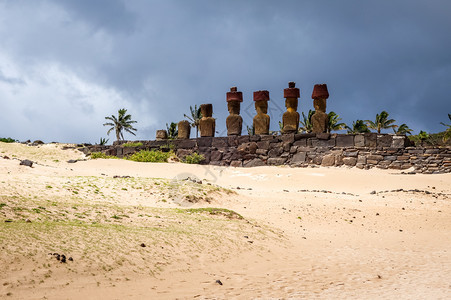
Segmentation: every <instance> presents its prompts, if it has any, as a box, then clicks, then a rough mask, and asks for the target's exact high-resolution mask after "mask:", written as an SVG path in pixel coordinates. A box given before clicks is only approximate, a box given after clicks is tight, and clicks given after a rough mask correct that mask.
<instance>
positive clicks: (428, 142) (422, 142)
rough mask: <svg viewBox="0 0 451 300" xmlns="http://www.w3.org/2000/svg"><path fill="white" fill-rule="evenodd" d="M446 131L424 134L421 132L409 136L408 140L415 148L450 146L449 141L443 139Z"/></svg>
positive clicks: (450, 141) (450, 142)
mask: <svg viewBox="0 0 451 300" xmlns="http://www.w3.org/2000/svg"><path fill="white" fill-rule="evenodd" d="M445 135H446V131H443V132H438V133H426V132H424V131H421V132H420V133H419V134H417V135H411V136H409V140H410V141H411V142H413V143H414V144H415V145H416V146H450V145H451V140H450V139H446V138H445Z"/></svg>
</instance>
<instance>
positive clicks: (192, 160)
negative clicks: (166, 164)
mask: <svg viewBox="0 0 451 300" xmlns="http://www.w3.org/2000/svg"><path fill="white" fill-rule="evenodd" d="M203 160H205V157H204V156H203V155H202V154H199V153H197V152H193V153H191V154H189V155H187V156H186V157H185V158H184V159H183V162H184V163H186V164H200V163H201V162H202V161H203Z"/></svg>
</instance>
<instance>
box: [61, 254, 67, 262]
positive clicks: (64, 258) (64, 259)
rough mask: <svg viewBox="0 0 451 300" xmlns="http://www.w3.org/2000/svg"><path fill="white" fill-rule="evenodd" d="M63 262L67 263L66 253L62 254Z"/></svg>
mask: <svg viewBox="0 0 451 300" xmlns="http://www.w3.org/2000/svg"><path fill="white" fill-rule="evenodd" d="M61 262H62V263H66V255H64V254H63V255H61Z"/></svg>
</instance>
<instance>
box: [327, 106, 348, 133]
mask: <svg viewBox="0 0 451 300" xmlns="http://www.w3.org/2000/svg"><path fill="white" fill-rule="evenodd" d="M327 116H328V117H329V122H328V124H327V132H331V131H336V130H343V129H346V127H347V126H346V124H345V123H338V122H340V121H341V118H340V116H339V115H337V114H336V113H335V112H333V111H331V112H330V113H328V114H327Z"/></svg>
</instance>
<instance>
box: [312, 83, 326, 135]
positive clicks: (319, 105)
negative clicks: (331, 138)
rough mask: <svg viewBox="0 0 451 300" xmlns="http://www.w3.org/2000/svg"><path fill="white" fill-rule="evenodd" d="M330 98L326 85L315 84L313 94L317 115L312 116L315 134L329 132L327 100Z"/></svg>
mask: <svg viewBox="0 0 451 300" xmlns="http://www.w3.org/2000/svg"><path fill="white" fill-rule="evenodd" d="M327 98H329V92H328V91H327V85H326V84H315V87H314V88H313V93H312V99H313V106H314V107H315V113H314V114H313V116H312V125H313V132H314V133H323V132H327V126H328V123H329V117H328V116H327V114H326V100H327Z"/></svg>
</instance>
